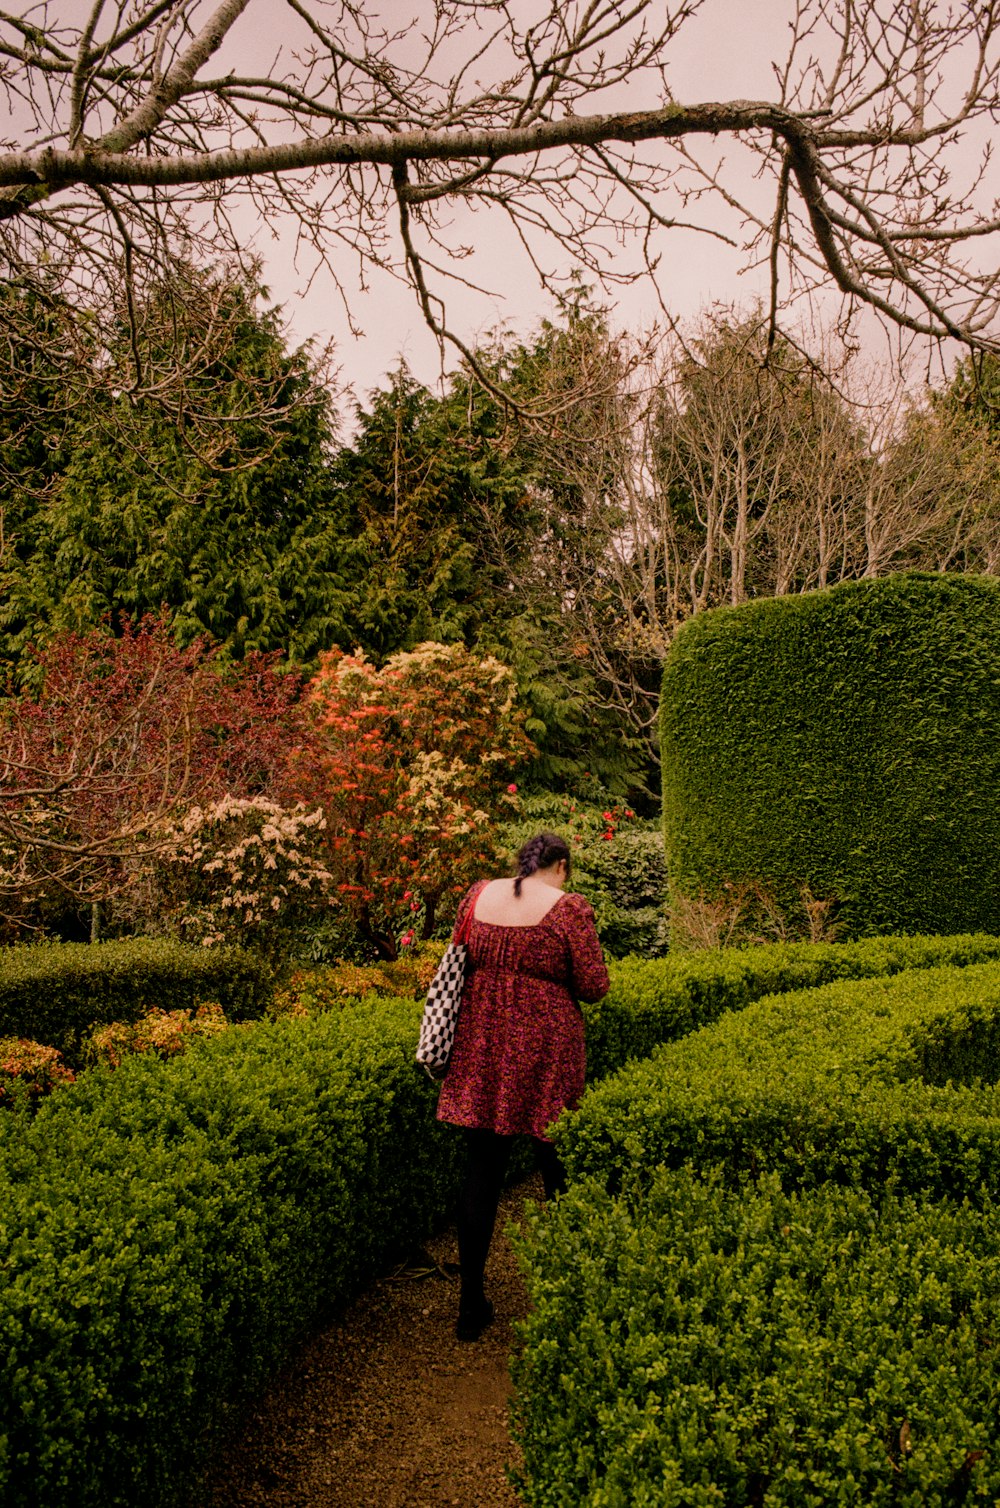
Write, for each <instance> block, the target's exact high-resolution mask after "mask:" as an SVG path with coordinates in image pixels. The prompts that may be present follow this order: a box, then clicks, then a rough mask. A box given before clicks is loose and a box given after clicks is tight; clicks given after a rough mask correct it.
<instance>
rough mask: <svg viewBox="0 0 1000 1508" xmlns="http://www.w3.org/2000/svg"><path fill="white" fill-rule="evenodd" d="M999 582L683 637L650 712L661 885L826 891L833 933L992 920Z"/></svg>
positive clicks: (868, 596) (999, 804) (884, 595)
mask: <svg viewBox="0 0 1000 1508" xmlns="http://www.w3.org/2000/svg"><path fill="white" fill-rule="evenodd" d="M998 643H1000V588H998V587H997V585H996V584H995V583H994V582H992V581H990V580H987V579H985V578H973V577H955V576H924V575H912V576H896V577H889V578H887V579H886V580H884V581H866V582H856V583H848V584H846V585H843V586H840V587H836V588H834V589H832V590H831V591H829V592H819V593H812V594H810V595H808V596H805V597H788V598H780V599H772V600H770V601H766V602H755V603H748V604H746V605H745V606H743V607H740V608H738V609H726V608H721V609H718V610H717V611H715V612H713V613H709V614H706V615H703V616H701V617H699V618H697V619H695V620H693V621H692V622H691V623H689V624H688V625H686V626H685V628H684V630H683V631H682V632H681V633H680V634H679V635H678V637H677V639H676V640H675V642H674V645H673V647H672V649H671V653H670V656H669V658H668V661H667V665H666V669H665V672H664V680H663V701H662V707H661V745H662V756H663V782H664V784H663V790H664V822H665V831H666V845H667V862H668V868H669V871H670V877H671V885H672V887H674V888H675V889H676V891H678V892H679V893H681V894H683V895H688V896H697V895H699V894H700V893H708V894H712V895H717V894H718V893H719V890H720V887H721V886H722V885H723V883H724V882H726V881H732V882H737V883H740V882H744V881H750V882H760V883H761V884H763V885H764V887H765V888H767V889H769V890H771V891H773V892H774V894H775V895H776V897H777V899H778V900H779V901H780V902H782V903H783V904H784V905H785V906H786V907H787V908H789V909H792V908H793V907H794V905H795V903H796V901H797V899H798V896H799V891H800V887H801V886H802V885H803V884H806V885H808V887H809V889H810V890H811V892H812V894H813V895H814V896H816V897H818V898H824V899H826V898H831V897H832V898H835V899H836V900H837V902H838V903H839V906H838V920H839V921H840V923H841V925H842V926H843V927H844V928H845V929H846V930H847V932H848V934H849V935H851V934H853V935H858V934H863V933H872V932H911V931H912V932H916V931H925V932H953V931H961V930H965V929H972V928H983V929H985V930H996V929H997V928H998V926H1000V910H998V907H1000V869H998V865H1000V858H998V855H1000V796H998V792H1000V739H998V737H997V730H998V728H1000V679H998V677H997V674H996V654H997V644H998Z"/></svg>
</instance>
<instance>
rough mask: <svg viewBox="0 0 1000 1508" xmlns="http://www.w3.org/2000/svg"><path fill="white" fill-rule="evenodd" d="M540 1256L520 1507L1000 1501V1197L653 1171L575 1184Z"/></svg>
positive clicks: (520, 1421)
mask: <svg viewBox="0 0 1000 1508" xmlns="http://www.w3.org/2000/svg"><path fill="white" fill-rule="evenodd" d="M523 1245H524V1241H523V1239H522V1246H523ZM527 1265H528V1270H529V1282H530V1288H531V1292H532V1298H533V1307H532V1311H531V1313H530V1315H529V1318H528V1319H527V1320H526V1321H525V1322H524V1323H523V1324H522V1325H521V1327H520V1330H521V1334H522V1338H523V1340H524V1343H525V1344H524V1347H523V1349H522V1350H521V1351H520V1352H519V1353H518V1354H517V1355H516V1356H515V1361H514V1380H515V1385H516V1388H517V1392H518V1399H519V1401H518V1403H517V1405H516V1407H515V1435H516V1437H517V1438H518V1439H519V1441H520V1444H521V1447H522V1450H523V1455H524V1471H523V1475H522V1479H521V1481H520V1482H519V1486H520V1489H521V1493H522V1497H523V1501H524V1502H525V1504H526V1505H528V1508H702V1505H704V1508H708V1505H712V1508H722V1505H725V1504H746V1505H751V1504H762V1503H766V1504H767V1508H809V1505H816V1508H827V1505H830V1504H856V1505H859V1508H860V1505H867V1508H874V1505H886V1508H890V1505H891V1508H945V1505H953V1504H955V1503H961V1502H965V1501H971V1500H973V1499H974V1500H975V1501H976V1502H982V1501H988V1502H997V1501H998V1500H1000V1451H998V1450H997V1441H996V1410H997V1397H998V1394H1000V1350H998V1340H1000V1322H998V1318H997V1316H998V1314H1000V1209H998V1208H997V1207H995V1206H993V1205H990V1206H988V1207H986V1208H985V1209H973V1208H972V1207H970V1206H969V1205H968V1204H961V1203H957V1202H955V1201H950V1200H949V1201H943V1202H942V1203H940V1204H938V1205H934V1206H930V1207H927V1206H926V1205H925V1204H924V1203H923V1201H922V1200H919V1199H914V1198H905V1199H902V1200H899V1201H896V1200H892V1199H889V1200H886V1199H877V1198H873V1197H872V1196H870V1195H868V1194H866V1193H864V1192H862V1191H857V1190H849V1189H843V1188H829V1189H821V1190H813V1191H811V1192H809V1193H808V1194H803V1195H801V1196H800V1195H787V1194H784V1193H782V1192H781V1190H780V1188H779V1186H778V1180H777V1179H776V1178H775V1177H770V1178H766V1179H764V1180H763V1181H762V1183H761V1185H760V1186H759V1187H757V1188H755V1187H754V1186H753V1185H752V1184H751V1185H747V1186H744V1187H742V1188H740V1189H738V1190H737V1191H733V1190H731V1189H729V1188H727V1187H725V1186H724V1185H723V1184H722V1183H721V1182H720V1181H719V1180H718V1179H711V1178H710V1179H708V1180H707V1181H705V1180H703V1179H701V1178H699V1177H698V1176H697V1175H696V1174H694V1173H693V1172H692V1171H691V1170H688V1169H683V1170H680V1171H667V1170H665V1169H661V1170H659V1172H657V1173H656V1174H655V1176H654V1178H653V1181H652V1186H649V1183H648V1180H646V1181H645V1182H644V1185H643V1187H642V1188H641V1190H638V1191H637V1190H630V1191H629V1196H628V1197H626V1196H624V1195H623V1196H621V1197H619V1198H612V1197H611V1196H609V1195H608V1194H607V1192H606V1191H605V1190H603V1189H602V1188H601V1187H599V1186H598V1185H596V1184H594V1183H588V1184H585V1185H578V1186H575V1187H571V1188H570V1190H569V1192H568V1193H567V1194H566V1195H564V1197H563V1198H562V1199H561V1200H560V1201H559V1203H558V1205H557V1206H556V1207H555V1209H554V1210H553V1211H551V1212H549V1214H548V1215H547V1216H546V1217H545V1218H544V1222H543V1221H542V1220H541V1218H540V1217H539V1216H536V1217H535V1220H534V1224H533V1227H532V1226H529V1230H528V1232H527Z"/></svg>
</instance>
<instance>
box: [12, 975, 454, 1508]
mask: <svg viewBox="0 0 1000 1508" xmlns="http://www.w3.org/2000/svg"><path fill="white" fill-rule="evenodd" d="M418 1016H419V1008H418V1007H417V1006H415V1004H414V1003H413V1002H412V1001H407V1002H401V1001H396V1002H392V1001H385V1002H373V1001H370V1000H369V1001H367V1002H365V1003H364V1004H363V1005H360V1004H355V1006H354V1007H353V1008H352V1007H351V1006H350V1005H345V1006H344V1008H343V1009H342V1010H341V1011H338V1012H330V1013H327V1014H325V1015H322V1016H319V1017H316V1018H312V1019H309V1020H283V1021H279V1022H276V1023H270V1024H269V1023H260V1024H255V1025H254V1026H253V1027H252V1028H244V1029H238V1028H237V1029H232V1030H229V1031H227V1032H224V1033H223V1034H222V1035H220V1036H218V1037H215V1038H213V1039H212V1040H210V1041H205V1042H201V1043H197V1044H195V1045H194V1046H193V1047H191V1048H190V1049H189V1050H188V1052H187V1053H186V1054H185V1055H184V1056H182V1057H178V1058H175V1059H173V1060H171V1061H169V1062H166V1063H164V1062H161V1061H158V1060H156V1059H153V1058H150V1057H145V1056H138V1057H131V1058H129V1059H127V1060H126V1061H125V1062H123V1063H122V1065H121V1067H120V1068H117V1069H116V1070H114V1071H113V1072H110V1071H108V1070H104V1069H95V1070H93V1071H92V1072H91V1073H89V1074H87V1075H85V1076H83V1077H82V1078H81V1079H79V1080H78V1081H77V1083H76V1084H75V1085H73V1086H70V1087H68V1088H66V1089H65V1090H64V1091H63V1092H62V1093H61V1094H60V1095H56V1096H53V1097H52V1098H50V1099H49V1100H47V1101H46V1102H45V1103H44V1104H43V1105H42V1106H41V1108H40V1109H39V1112H38V1114H37V1116H36V1117H35V1119H34V1120H33V1121H28V1120H27V1119H23V1118H21V1117H11V1118H10V1123H9V1126H8V1127H6V1128H5V1134H4V1136H3V1138H2V1139H0V1267H2V1269H3V1271H4V1275H5V1281H4V1285H3V1288H2V1289H0V1500H2V1501H3V1503H4V1505H5V1508H37V1505H38V1504H44V1505H45V1508H119V1505H120V1508H135V1505H136V1504H137V1503H143V1504H149V1505H150V1508H154V1505H161V1504H168V1503H172V1502H175V1501H177V1500H179V1499H181V1498H182V1497H183V1495H184V1492H185V1491H186V1490H187V1489H188V1488H189V1487H190V1485H191V1483H192V1480H193V1477H194V1474H195V1472H196V1470H197V1465H198V1462H199V1459H200V1457H201V1455H202V1452H203V1449H204V1447H205V1445H206V1440H207V1438H208V1436H209V1434H210V1430H211V1426H212V1425H213V1423H214V1422H216V1421H218V1419H219V1418H220V1416H221V1415H222V1413H223V1411H224V1408H225V1405H226V1403H227V1401H231V1400H233V1399H234V1398H237V1397H238V1396H239V1395H240V1394H241V1393H242V1392H243V1391H244V1390H245V1389H247V1388H252V1387H253V1386H254V1385H255V1384H258V1383H259V1382H260V1380H261V1378H262V1377H263V1376H265V1375H266V1374H267V1372H268V1370H269V1369H271V1368H273V1367H274V1366H275V1364H276V1362H277V1361H278V1359H279V1358H280V1357H281V1355H282V1354H283V1353H284V1351H285V1350H286V1348H287V1346H288V1345H289V1343H290V1342H291V1341H292V1340H293V1339H294V1338H296V1337H297V1336H300V1335H302V1334H303V1333H305V1332H306V1331H308V1330H309V1329H310V1328H311V1327H313V1326H315V1324H316V1323H317V1322H318V1320H319V1318H321V1317H322V1316H323V1315H325V1314H328V1313H329V1311H330V1309H331V1307H332V1306H333V1305H335V1304H337V1303H339V1302H342V1301H343V1299H344V1298H345V1297H346V1296H347V1295H348V1294H350V1293H351V1292H352V1291H354V1290H355V1289H356V1288H357V1287H358V1285H359V1283H361V1282H362V1281H363V1280H364V1278H365V1276H366V1275H368V1274H370V1273H371V1272H372V1271H373V1269H374V1267H375V1265H376V1264H377V1263H378V1262H379V1261H380V1260H381V1259H382V1258H383V1257H384V1256H385V1255H386V1253H387V1252H390V1251H393V1250H398V1249H400V1248H401V1246H403V1245H405V1244H406V1243H408V1242H411V1241H412V1240H414V1239H417V1238H419V1237H421V1236H422V1235H424V1234H425V1233H426V1231H427V1230H428V1228H429V1227H430V1226H431V1224H432V1223H433V1222H434V1221H435V1220H436V1219H439V1218H440V1217H441V1214H442V1212H443V1211H444V1210H445V1209H446V1208H447V1207H448V1205H449V1203H450V1201H451V1198H452V1195H453V1189H454V1183H455V1177H456V1158H457V1150H458V1144H459V1138H457V1137H455V1136H454V1135H453V1134H450V1133H449V1132H448V1131H447V1130H446V1129H444V1128H442V1127H439V1126H437V1124H436V1123H435V1122H434V1120H433V1103H434V1090H433V1087H432V1086H431V1085H430V1084H429V1083H428V1082H427V1081H426V1080H425V1079H423V1077H422V1075H420V1074H418V1073H417V1072H416V1071H415V1068H414V1065H413V1049H414V1043H415V1038H416V1030H417V1019H418Z"/></svg>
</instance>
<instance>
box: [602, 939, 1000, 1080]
mask: <svg viewBox="0 0 1000 1508" xmlns="http://www.w3.org/2000/svg"><path fill="white" fill-rule="evenodd" d="M998 957H1000V938H998V937H990V936H988V935H986V934H982V933H980V934H978V935H969V936H958V937H881V938H864V939H862V940H860V941H858V942H854V943H832V944H831V943H774V944H770V945H768V946H766V947H758V948H740V949H727V950H722V951H714V950H712V951H708V952H704V953H681V954H671V955H670V956H669V957H668V958H664V959H656V960H652V961H647V960H644V959H639V958H629V959H622V960H620V961H618V962H614V963H612V964H611V966H610V970H609V972H610V974H611V990H610V992H609V994H608V995H606V996H605V998H604V999H603V1000H601V1001H598V1003H597V1004H596V1005H585V1006H584V1007H583V1010H584V1018H585V1021H586V1025H587V1075H588V1078H589V1079H590V1080H591V1081H593V1080H595V1079H600V1078H603V1077H605V1076H606V1075H607V1074H609V1073H614V1072H616V1071H617V1070H618V1069H619V1068H621V1067H622V1066H623V1065H624V1064H625V1063H627V1062H628V1061H630V1060H631V1059H635V1058H645V1057H647V1056H648V1055H649V1053H651V1052H652V1051H653V1049H654V1048H655V1047H657V1046H658V1045H659V1044H660V1043H662V1042H669V1041H673V1040H674V1039H676V1038H677V1037H683V1036H685V1035H686V1034H687V1033H689V1032H693V1031H696V1030H697V1029H698V1028H699V1027H702V1026H706V1025H708V1024H710V1023H711V1022H713V1021H717V1020H718V1019H719V1017H720V1016H722V1015H724V1014H725V1013H726V1012H727V1011H733V1010H742V1009H743V1008H744V1007H745V1006H747V1005H749V1004H750V1003H751V1001H754V1000H758V999H760V997H761V996H763V995H771V994H777V993H781V992H783V991H788V990H799V989H804V988H808V987H810V986H813V985H819V984H825V983H827V982H828V981H830V980H835V979H859V978H878V977H879V976H881V975H888V974H896V973H899V972H900V971H901V970H904V969H925V968H930V967H932V966H934V965H936V964H955V965H965V964H970V963H979V962H981V961H983V960H986V959H990V958H998Z"/></svg>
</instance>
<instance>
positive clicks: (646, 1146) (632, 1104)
mask: <svg viewBox="0 0 1000 1508" xmlns="http://www.w3.org/2000/svg"><path fill="white" fill-rule="evenodd" d="M997 1077H1000V963H997V962H992V963H985V964H970V965H969V966H968V967H967V968H962V969H958V968H951V967H944V968H936V969H920V970H912V971H908V972H906V973H903V974H899V975H897V976H896V977H894V978H889V979H868V980H854V981H851V980H840V981H837V982H836V983H833V984H827V985H822V986H820V987H818V988H816V989H811V990H803V991H795V992H792V993H790V994H786V995H780V996H770V997H765V998H763V999H761V1000H758V1001H756V1002H755V1003H753V1004H751V1005H748V1006H746V1007H745V1008H744V1009H743V1010H742V1011H739V1012H733V1013H730V1014H728V1015H726V1016H725V1017H724V1018H723V1019H722V1020H720V1021H719V1022H718V1023H717V1024H716V1025H715V1026H712V1027H706V1028H704V1029H703V1030H701V1031H698V1032H694V1033H693V1034H692V1035H690V1036H687V1037H684V1038H682V1039H681V1040H680V1041H677V1042H673V1043H670V1044H668V1045H666V1046H664V1047H661V1048H659V1049H658V1050H657V1051H656V1052H654V1053H653V1055H652V1056H651V1057H650V1058H648V1059H646V1060H645V1061H642V1062H639V1063H635V1064H632V1065H630V1066H629V1067H627V1068H626V1069H624V1070H623V1071H622V1072H621V1073H618V1074H616V1075H614V1076H613V1077H611V1078H609V1079H607V1080H606V1081H605V1082H603V1083H601V1084H597V1085H595V1087H594V1088H593V1089H592V1090H591V1091H590V1092H589V1093H588V1094H587V1095H586V1096H585V1098H584V1101H583V1103H582V1104H581V1106H580V1108H579V1109H578V1110H577V1111H574V1112H572V1113H571V1114H569V1115H567V1116H565V1117H563V1119H562V1120H561V1121H560V1122H559V1124H558V1126H557V1127H556V1131H555V1135H556V1139H557V1142H558V1144H559V1147H560V1150H561V1153H562V1155H563V1157H564V1158H565V1160H566V1163H567V1166H568V1168H569V1169H570V1172H571V1174H572V1175H573V1176H574V1177H582V1176H585V1175H587V1174H593V1175H595V1176H599V1177H601V1178H604V1179H605V1180H606V1181H608V1182H609V1183H611V1184H612V1185H614V1184H615V1183H617V1182H620V1181H621V1180H622V1179H624V1178H625V1176H626V1175H627V1174H628V1173H629V1172H630V1171H631V1170H634V1169H635V1168H636V1167H637V1166H638V1167H642V1168H645V1169H652V1168H653V1167H656V1166H657V1165H659V1164H661V1163H662V1164H666V1165H669V1166H673V1167H677V1166H680V1165H681V1164H683V1163H684V1162H686V1161H688V1160H689V1159H697V1160H699V1161H704V1162H706V1163H719V1164H720V1165H723V1166H724V1167H725V1168H727V1169H728V1170H729V1173H730V1175H731V1177H733V1178H734V1179H736V1178H739V1177H740V1176H744V1175H746V1174H750V1175H755V1174H757V1173H759V1172H761V1171H765V1170H771V1169H774V1170H778V1171H780V1172H781V1174H782V1177H783V1178H784V1179H785V1180H786V1184H787V1185H788V1186H793V1185H794V1186H812V1185H817V1184H820V1183H823V1182H824V1181H826V1180H827V1179H834V1180H837V1181H841V1182H843V1183H847V1184H851V1185H852V1186H855V1187H861V1188H868V1189H871V1190H875V1189H878V1188H882V1187H884V1186H886V1184H887V1183H891V1184H892V1186H894V1187H897V1188H901V1189H904V1190H906V1191H910V1192H914V1193H918V1192H921V1191H923V1192H926V1193H928V1194H930V1195H932V1196H936V1195H939V1194H946V1193H967V1194H968V1195H969V1197H971V1198H977V1197H978V1196H979V1193H980V1190H981V1186H982V1185H984V1184H985V1186H986V1188H987V1189H989V1188H997V1187H1000V1089H997V1088H995V1087H993V1081H994V1080H995V1079H996V1078H997ZM980 1081H983V1082H980Z"/></svg>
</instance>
